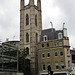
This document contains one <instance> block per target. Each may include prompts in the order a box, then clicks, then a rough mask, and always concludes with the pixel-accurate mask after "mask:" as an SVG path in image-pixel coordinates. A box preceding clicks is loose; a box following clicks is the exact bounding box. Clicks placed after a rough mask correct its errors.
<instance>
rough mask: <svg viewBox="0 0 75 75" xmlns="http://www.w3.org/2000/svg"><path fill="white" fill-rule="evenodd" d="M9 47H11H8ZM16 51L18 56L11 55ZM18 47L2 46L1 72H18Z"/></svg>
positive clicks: (0, 51)
mask: <svg viewBox="0 0 75 75" xmlns="http://www.w3.org/2000/svg"><path fill="white" fill-rule="evenodd" d="M7 45H9V46H7ZM12 51H15V52H16V55H12V54H10V52H12ZM18 52H19V49H18V47H15V46H13V45H10V44H8V43H5V45H0V72H1V73H3V72H5V73H8V72H9V73H10V72H18Z"/></svg>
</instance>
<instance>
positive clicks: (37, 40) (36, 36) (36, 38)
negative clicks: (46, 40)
mask: <svg viewBox="0 0 75 75" xmlns="http://www.w3.org/2000/svg"><path fill="white" fill-rule="evenodd" d="M37 42H38V34H37V33H36V43H37Z"/></svg>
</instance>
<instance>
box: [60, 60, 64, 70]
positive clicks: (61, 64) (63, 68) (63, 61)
mask: <svg viewBox="0 0 75 75" xmlns="http://www.w3.org/2000/svg"><path fill="white" fill-rule="evenodd" d="M62 62H63V64H62ZM62 66H64V61H61V69H64V68H62Z"/></svg>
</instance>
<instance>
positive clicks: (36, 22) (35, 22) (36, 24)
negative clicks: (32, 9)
mask: <svg viewBox="0 0 75 75" xmlns="http://www.w3.org/2000/svg"><path fill="white" fill-rule="evenodd" d="M35 25H36V26H37V15H35Z"/></svg>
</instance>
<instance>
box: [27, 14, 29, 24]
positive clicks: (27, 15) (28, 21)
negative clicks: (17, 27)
mask: <svg viewBox="0 0 75 75" xmlns="http://www.w3.org/2000/svg"><path fill="white" fill-rule="evenodd" d="M26 25H29V16H28V14H26Z"/></svg>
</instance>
